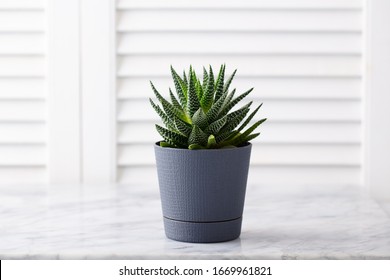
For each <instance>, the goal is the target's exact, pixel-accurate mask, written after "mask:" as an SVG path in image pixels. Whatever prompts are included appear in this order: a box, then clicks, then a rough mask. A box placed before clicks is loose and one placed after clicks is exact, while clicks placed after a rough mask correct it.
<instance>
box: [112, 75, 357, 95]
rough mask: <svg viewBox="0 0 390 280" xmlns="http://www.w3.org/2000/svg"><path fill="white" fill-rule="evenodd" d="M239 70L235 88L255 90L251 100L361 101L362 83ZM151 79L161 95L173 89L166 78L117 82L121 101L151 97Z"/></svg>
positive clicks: (169, 79)
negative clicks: (247, 73) (251, 75)
mask: <svg viewBox="0 0 390 280" xmlns="http://www.w3.org/2000/svg"><path fill="white" fill-rule="evenodd" d="M240 74H241V73H240V71H238V72H237V77H236V78H235V79H234V82H233V84H232V88H237V90H238V91H239V92H241V91H245V90H246V89H248V88H250V87H254V88H255V89H254V91H253V92H252V93H251V95H250V97H251V96H252V97H257V96H258V97H259V98H261V99H267V98H290V99H294V98H307V99H316V98H320V99H360V97H361V80H360V79H359V78H353V79H339V78H325V79H316V78H313V79H307V78H290V79H288V78H278V77H277V78H242V77H241V76H240ZM149 80H152V81H153V83H154V84H155V86H156V87H157V89H159V90H160V91H161V93H162V94H165V93H167V92H168V88H169V87H171V88H172V89H174V85H173V82H172V79H171V78H170V77H167V78H125V79H118V82H117V90H118V98H119V99H120V100H122V99H127V98H147V97H152V96H153V92H152V89H151V87H150V83H149Z"/></svg>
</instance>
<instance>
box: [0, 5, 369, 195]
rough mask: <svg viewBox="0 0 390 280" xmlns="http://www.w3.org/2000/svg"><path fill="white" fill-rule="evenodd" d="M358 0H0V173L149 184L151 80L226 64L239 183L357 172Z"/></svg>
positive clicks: (152, 182)
mask: <svg viewBox="0 0 390 280" xmlns="http://www.w3.org/2000/svg"><path fill="white" fill-rule="evenodd" d="M363 2H364V1H363V0H348V1H336V0H331V1H329V0H312V1H303V0H290V1H285V0H276V1H261V0H259V1H247V0H240V1H238V0H227V1H205V0H201V1H188V0H185V1H175V0H167V1H151V0H143V1H141V0H119V1H111V0H99V1H90V0H83V1H76V0H69V1H60V0H53V1H44V0H30V1H27V0H12V1H6V0H0V184H11V183H12V184H20V183H23V184H41V183H113V182H118V183H121V184H138V185H139V184H145V185H149V186H157V176H156V170H155V167H154V152H153V143H154V142H156V141H158V140H160V137H159V136H158V134H157V133H156V132H155V129H154V124H155V123H156V122H158V121H159V120H158V118H157V115H156V114H155V113H154V111H153V110H152V109H151V107H150V105H149V103H148V98H149V97H152V96H153V94H152V91H151V89H150V86H149V80H152V81H153V82H154V84H155V85H156V87H157V88H158V89H159V90H160V92H161V93H163V94H164V95H167V94H168V88H169V87H173V83H172V81H171V78H170V69H169V67H170V65H173V66H174V67H175V69H176V70H178V71H180V72H181V71H182V70H188V67H189V65H190V64H192V65H193V67H194V68H195V70H196V71H197V73H198V74H200V73H202V67H203V66H208V65H209V64H210V65H212V66H213V67H214V68H216V69H217V68H218V67H219V65H220V64H222V63H226V65H227V72H228V73H229V74H230V73H231V72H233V71H234V69H238V72H237V74H236V78H235V80H234V82H233V84H232V87H233V88H237V91H238V92H239V93H241V92H243V91H245V90H247V89H249V88H251V87H255V90H254V91H253V93H252V94H251V95H250V96H249V97H248V98H247V99H253V100H254V102H255V103H256V104H260V103H261V102H263V103H264V105H263V107H262V109H261V110H260V113H259V118H263V117H267V118H268V121H267V122H266V123H265V124H264V125H263V126H262V127H261V129H260V131H261V132H262V134H261V135H260V137H258V138H256V139H255V140H254V143H253V144H254V146H253V150H252V159H251V170H250V175H249V183H250V184H257V185H272V184H275V185H276V184H277V185H285V186H286V188H289V186H291V185H313V186H316V187H326V186H330V185H332V186H346V185H348V186H351V187H360V186H362V185H363V173H364V172H363V158H364V157H363V155H364V149H363V140H364V133H363V132H364V131H363V124H364V122H363V118H364V108H365V107H364V71H365V70H364V45H365V43H364V40H365V34H364V20H365V17H364V9H365V5H364V3H363Z"/></svg>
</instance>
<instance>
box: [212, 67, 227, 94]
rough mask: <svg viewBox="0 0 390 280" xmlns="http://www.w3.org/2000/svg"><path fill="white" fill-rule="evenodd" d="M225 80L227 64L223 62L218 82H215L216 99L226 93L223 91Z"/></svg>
mask: <svg viewBox="0 0 390 280" xmlns="http://www.w3.org/2000/svg"><path fill="white" fill-rule="evenodd" d="M224 80H225V65H224V64H223V65H221V68H220V69H219V73H218V78H217V82H216V84H215V97H214V98H215V100H218V99H219V98H220V97H221V96H222V94H223V93H224V91H223V84H224Z"/></svg>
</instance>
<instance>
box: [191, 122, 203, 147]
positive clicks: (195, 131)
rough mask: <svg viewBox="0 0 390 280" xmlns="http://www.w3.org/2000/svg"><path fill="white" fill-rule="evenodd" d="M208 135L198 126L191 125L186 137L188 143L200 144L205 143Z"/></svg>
mask: <svg viewBox="0 0 390 280" xmlns="http://www.w3.org/2000/svg"><path fill="white" fill-rule="evenodd" d="M207 138H208V135H207V134H206V133H204V132H203V131H202V130H201V129H200V127H199V126H197V125H193V127H192V131H191V134H190V136H189V137H188V145H192V144H198V145H201V146H206V145H207Z"/></svg>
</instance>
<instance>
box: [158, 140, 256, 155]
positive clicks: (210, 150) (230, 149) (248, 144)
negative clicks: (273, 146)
mask: <svg viewBox="0 0 390 280" xmlns="http://www.w3.org/2000/svg"><path fill="white" fill-rule="evenodd" d="M161 141H164V140H160V141H157V142H155V143H154V146H155V147H156V148H160V149H167V150H173V151H188V152H189V153H190V152H194V153H213V152H223V151H224V152H226V151H232V150H237V149H240V150H243V149H248V148H249V149H250V148H251V147H252V143H251V142H246V143H245V144H244V145H243V146H240V147H236V148H234V149H233V148H225V149H199V150H190V149H183V148H171V147H161V146H160V145H159V143H160V142H161Z"/></svg>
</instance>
